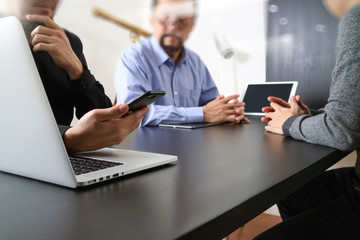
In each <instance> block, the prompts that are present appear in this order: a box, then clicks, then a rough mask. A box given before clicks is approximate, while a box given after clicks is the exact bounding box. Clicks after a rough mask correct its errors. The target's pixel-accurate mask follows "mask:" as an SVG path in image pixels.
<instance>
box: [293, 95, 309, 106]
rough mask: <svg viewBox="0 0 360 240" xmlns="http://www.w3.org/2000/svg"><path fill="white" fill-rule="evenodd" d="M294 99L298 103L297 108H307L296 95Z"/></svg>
mask: <svg viewBox="0 0 360 240" xmlns="http://www.w3.org/2000/svg"><path fill="white" fill-rule="evenodd" d="M295 99H296V101H297V102H298V104H299V106H300V107H301V108H307V106H306V105H305V104H304V103H303V102H302V101H301V97H300V95H296V96H295Z"/></svg>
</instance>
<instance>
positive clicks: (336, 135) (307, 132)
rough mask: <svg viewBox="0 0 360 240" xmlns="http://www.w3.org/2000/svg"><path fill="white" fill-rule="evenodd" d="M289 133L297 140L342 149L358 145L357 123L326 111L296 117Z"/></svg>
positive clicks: (359, 137) (359, 141)
mask: <svg viewBox="0 0 360 240" xmlns="http://www.w3.org/2000/svg"><path fill="white" fill-rule="evenodd" d="M285 124H286V122H285ZM284 133H285V134H286V131H284ZM289 134H290V136H291V137H293V138H295V139H298V140H302V141H306V142H309V143H314V144H319V145H325V146H329V147H333V148H337V149H340V150H344V151H352V150H354V149H356V148H358V147H359V145H360V132H359V123H354V122H353V121H351V120H350V121H348V120H347V119H342V118H341V117H339V115H338V116H333V115H332V114H329V113H326V112H325V113H323V114H319V115H316V116H309V115H303V116H300V117H296V118H295V119H294V120H293V123H292V125H291V127H290V128H289Z"/></svg>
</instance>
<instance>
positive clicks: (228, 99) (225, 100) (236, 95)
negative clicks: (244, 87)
mask: <svg viewBox="0 0 360 240" xmlns="http://www.w3.org/2000/svg"><path fill="white" fill-rule="evenodd" d="M239 96H240V95H239V94H234V95H230V96H227V97H226V98H224V99H222V100H221V101H222V102H223V103H228V102H229V101H231V100H233V99H236V98H238V97H239Z"/></svg>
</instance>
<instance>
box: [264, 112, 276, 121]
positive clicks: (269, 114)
mask: <svg viewBox="0 0 360 240" xmlns="http://www.w3.org/2000/svg"><path fill="white" fill-rule="evenodd" d="M273 115H274V112H267V113H265V117H266V118H269V119H272V117H273Z"/></svg>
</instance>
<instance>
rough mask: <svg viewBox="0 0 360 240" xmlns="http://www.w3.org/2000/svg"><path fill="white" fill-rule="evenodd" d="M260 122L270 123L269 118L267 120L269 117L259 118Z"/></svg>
mask: <svg viewBox="0 0 360 240" xmlns="http://www.w3.org/2000/svg"><path fill="white" fill-rule="evenodd" d="M261 121H262V122H264V123H267V122H270V121H271V118H269V117H262V118H261Z"/></svg>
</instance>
